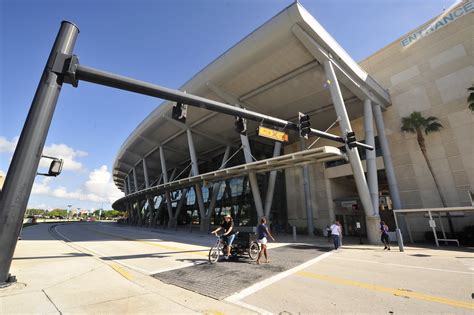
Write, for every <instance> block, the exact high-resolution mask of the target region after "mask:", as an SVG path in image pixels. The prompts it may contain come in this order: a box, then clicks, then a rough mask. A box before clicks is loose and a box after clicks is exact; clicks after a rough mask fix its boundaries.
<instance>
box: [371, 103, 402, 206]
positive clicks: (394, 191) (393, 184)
mask: <svg viewBox="0 0 474 315" xmlns="http://www.w3.org/2000/svg"><path fill="white" fill-rule="evenodd" d="M373 111H374V118H375V125H376V126H377V134H378V136H379V143H380V148H381V149H382V157H383V163H384V165H385V174H386V175H387V181H388V189H389V191H390V196H391V197H392V201H393V208H394V209H401V208H402V204H401V202H400V194H399V193H398V186H397V180H396V178H395V172H394V171H393V163H392V157H391V155H390V147H389V146H388V141H387V136H386V135H385V125H384V123H383V117H382V109H381V108H380V105H378V104H375V105H374V107H373Z"/></svg>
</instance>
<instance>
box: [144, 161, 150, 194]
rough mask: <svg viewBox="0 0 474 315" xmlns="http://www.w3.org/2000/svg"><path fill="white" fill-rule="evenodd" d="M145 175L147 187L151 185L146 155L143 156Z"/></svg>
mask: <svg viewBox="0 0 474 315" xmlns="http://www.w3.org/2000/svg"><path fill="white" fill-rule="evenodd" d="M143 177H144V178H145V188H148V187H150V182H149V179H148V166H147V165H146V157H144V158H143Z"/></svg>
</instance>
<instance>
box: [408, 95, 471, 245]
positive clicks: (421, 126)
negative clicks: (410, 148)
mask: <svg viewBox="0 0 474 315" xmlns="http://www.w3.org/2000/svg"><path fill="white" fill-rule="evenodd" d="M471 95H472V94H471ZM437 120H438V118H436V117H433V116H429V117H427V118H425V117H423V116H422V115H421V113H420V112H416V111H415V112H413V113H411V114H410V116H408V117H403V118H402V128H401V129H402V131H405V132H410V133H416V140H417V141H418V145H419V146H420V149H421V153H422V154H423V157H424V158H425V161H426V165H427V166H428V169H429V171H430V173H431V176H432V177H433V180H434V183H435V185H436V189H437V190H438V194H439V196H440V198H441V203H442V204H443V207H445V208H446V207H447V204H446V200H445V199H444V196H443V194H442V193H441V190H440V189H439V183H438V180H437V179H436V176H435V175H434V172H433V168H432V166H431V162H430V160H429V159H428V153H427V152H426V144H425V138H424V137H423V131H424V132H425V134H426V135H428V134H429V133H432V132H438V131H440V129H441V128H443V125H441V124H440V123H439V122H438V121H437ZM446 216H447V218H448V222H449V230H450V232H451V235H453V236H454V227H453V222H452V220H451V216H450V215H449V212H447V213H446Z"/></svg>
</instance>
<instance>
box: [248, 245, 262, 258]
mask: <svg viewBox="0 0 474 315" xmlns="http://www.w3.org/2000/svg"><path fill="white" fill-rule="evenodd" d="M259 251H260V246H258V244H257V243H255V242H252V243H250V246H249V257H250V259H252V260H256V259H257V257H258V252H259Z"/></svg>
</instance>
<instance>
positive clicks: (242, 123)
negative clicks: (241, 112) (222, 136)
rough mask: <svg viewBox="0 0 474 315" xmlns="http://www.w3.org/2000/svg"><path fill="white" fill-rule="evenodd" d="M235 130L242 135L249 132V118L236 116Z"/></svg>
mask: <svg viewBox="0 0 474 315" xmlns="http://www.w3.org/2000/svg"><path fill="white" fill-rule="evenodd" d="M235 131H237V132H238V133H240V134H241V135H245V134H246V133H247V119H245V118H243V117H235Z"/></svg>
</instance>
